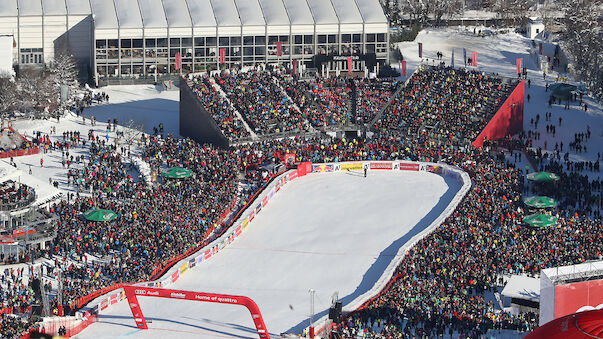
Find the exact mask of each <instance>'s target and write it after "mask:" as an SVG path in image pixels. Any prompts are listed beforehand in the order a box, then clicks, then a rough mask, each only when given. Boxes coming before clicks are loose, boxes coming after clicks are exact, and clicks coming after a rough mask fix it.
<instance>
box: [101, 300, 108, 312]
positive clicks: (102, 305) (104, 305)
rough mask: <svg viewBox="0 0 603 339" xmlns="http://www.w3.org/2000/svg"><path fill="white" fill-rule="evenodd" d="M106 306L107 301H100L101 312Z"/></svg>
mask: <svg viewBox="0 0 603 339" xmlns="http://www.w3.org/2000/svg"><path fill="white" fill-rule="evenodd" d="M108 306H109V299H105V300H103V301H101V303H100V309H101V311H102V310H104V309H105V308H107V307H108Z"/></svg>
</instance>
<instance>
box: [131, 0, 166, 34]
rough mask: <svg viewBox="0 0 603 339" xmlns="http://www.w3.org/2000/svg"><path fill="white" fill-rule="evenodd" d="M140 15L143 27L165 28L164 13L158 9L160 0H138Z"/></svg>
mask: <svg viewBox="0 0 603 339" xmlns="http://www.w3.org/2000/svg"><path fill="white" fill-rule="evenodd" d="M138 4H139V5H140V15H141V17H142V25H143V26H144V28H167V20H166V19H165V13H164V12H163V11H158V10H157V8H161V6H162V4H161V0H138Z"/></svg>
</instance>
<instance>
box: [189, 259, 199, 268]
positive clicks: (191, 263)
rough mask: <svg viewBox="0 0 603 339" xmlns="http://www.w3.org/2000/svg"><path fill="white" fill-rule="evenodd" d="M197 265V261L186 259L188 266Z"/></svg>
mask: <svg viewBox="0 0 603 339" xmlns="http://www.w3.org/2000/svg"><path fill="white" fill-rule="evenodd" d="M196 265H197V262H196V261H195V259H191V260H189V261H188V267H190V268H193V267H195V266H196Z"/></svg>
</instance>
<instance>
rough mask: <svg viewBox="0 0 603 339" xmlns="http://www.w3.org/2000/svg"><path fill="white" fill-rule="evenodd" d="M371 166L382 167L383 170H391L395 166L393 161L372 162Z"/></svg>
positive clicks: (373, 167)
mask: <svg viewBox="0 0 603 339" xmlns="http://www.w3.org/2000/svg"><path fill="white" fill-rule="evenodd" d="M370 168H371V169H372V170H373V169H382V170H391V169H392V168H393V164H392V163H391V162H371V164H370Z"/></svg>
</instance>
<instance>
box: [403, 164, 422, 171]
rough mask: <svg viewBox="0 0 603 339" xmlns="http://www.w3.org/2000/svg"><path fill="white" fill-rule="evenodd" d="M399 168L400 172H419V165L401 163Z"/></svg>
mask: <svg viewBox="0 0 603 339" xmlns="http://www.w3.org/2000/svg"><path fill="white" fill-rule="evenodd" d="M399 166H400V170H401V171H418V170H419V164H413V163H404V162H401V163H400V165H399Z"/></svg>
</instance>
